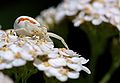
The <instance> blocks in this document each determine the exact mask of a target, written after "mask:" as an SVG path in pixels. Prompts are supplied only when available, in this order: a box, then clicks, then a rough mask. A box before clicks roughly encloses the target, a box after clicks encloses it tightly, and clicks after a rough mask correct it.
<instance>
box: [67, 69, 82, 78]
mask: <svg viewBox="0 0 120 83" xmlns="http://www.w3.org/2000/svg"><path fill="white" fill-rule="evenodd" d="M79 75H80V73H79V72H75V71H72V72H68V73H67V76H68V77H69V78H71V79H77V78H79Z"/></svg>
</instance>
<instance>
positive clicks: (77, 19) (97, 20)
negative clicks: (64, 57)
mask: <svg viewBox="0 0 120 83" xmlns="http://www.w3.org/2000/svg"><path fill="white" fill-rule="evenodd" d="M65 16H72V17H74V18H73V20H72V22H73V23H74V26H79V25H80V24H82V23H84V22H85V21H90V22H92V24H93V25H99V24H101V23H102V22H107V23H110V24H112V25H114V26H115V27H117V28H118V30H120V19H119V18H120V3H119V0H64V1H63V2H62V3H60V4H59V5H58V6H57V8H54V7H51V8H49V9H47V10H44V11H42V12H41V14H40V16H38V17H37V18H36V19H37V20H38V21H39V22H42V20H44V21H45V22H46V24H47V23H48V24H52V23H53V22H54V21H55V22H57V23H58V22H60V21H61V20H62V19H63V18H64V17H65ZM41 19H42V20H41Z"/></svg>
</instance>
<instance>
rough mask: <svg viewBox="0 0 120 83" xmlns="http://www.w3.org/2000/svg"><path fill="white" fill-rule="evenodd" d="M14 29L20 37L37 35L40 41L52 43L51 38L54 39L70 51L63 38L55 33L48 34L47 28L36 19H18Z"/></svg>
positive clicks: (21, 17)
mask: <svg viewBox="0 0 120 83" xmlns="http://www.w3.org/2000/svg"><path fill="white" fill-rule="evenodd" d="M14 29H15V31H16V33H17V34H18V35H27V36H33V35H37V36H39V37H40V39H46V40H47V41H52V40H51V39H50V38H49V36H50V37H54V38H56V39H59V40H61V42H62V43H63V45H64V46H65V47H66V48H67V49H69V48H68V46H67V44H66V43H65V41H64V39H63V38H62V37H60V36H58V35H56V34H54V33H51V32H47V28H46V27H45V26H41V25H40V24H39V23H38V22H37V21H36V20H35V19H33V18H31V17H29V16H20V17H18V18H17V19H16V20H15V22H14Z"/></svg>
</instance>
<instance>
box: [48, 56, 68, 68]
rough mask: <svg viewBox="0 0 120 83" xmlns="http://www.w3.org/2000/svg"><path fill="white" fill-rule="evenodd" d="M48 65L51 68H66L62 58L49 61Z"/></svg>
mask: <svg viewBox="0 0 120 83" xmlns="http://www.w3.org/2000/svg"><path fill="white" fill-rule="evenodd" d="M48 63H49V64H50V65H52V66H53V67H61V66H66V60H65V59H64V58H57V59H50V60H48Z"/></svg>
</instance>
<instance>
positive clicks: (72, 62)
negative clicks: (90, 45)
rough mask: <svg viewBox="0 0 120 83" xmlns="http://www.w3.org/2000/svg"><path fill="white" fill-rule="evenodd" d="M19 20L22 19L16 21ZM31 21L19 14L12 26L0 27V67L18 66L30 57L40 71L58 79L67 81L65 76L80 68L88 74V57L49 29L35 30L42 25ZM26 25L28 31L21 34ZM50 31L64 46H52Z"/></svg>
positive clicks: (69, 76) (74, 74)
mask: <svg viewBox="0 0 120 83" xmlns="http://www.w3.org/2000/svg"><path fill="white" fill-rule="evenodd" d="M19 21H22V23H21V24H17V23H19ZM24 21H26V22H24ZM34 22H35V21H34V20H31V18H30V19H29V17H28V18H27V17H24V18H23V17H22V18H19V19H18V22H17V21H15V23H16V24H15V26H14V28H15V29H9V30H6V31H3V30H0V70H4V69H11V68H13V67H20V66H23V65H26V63H27V62H29V61H32V62H33V65H34V66H35V67H36V68H37V69H38V70H40V71H43V72H44V73H45V75H46V76H48V77H51V76H54V77H56V78H57V79H58V80H60V81H67V79H68V78H71V79H77V78H79V74H80V71H82V70H83V71H85V72H87V73H88V74H90V73H91V72H90V70H89V69H88V68H87V67H85V66H84V64H86V63H87V62H88V61H89V59H87V60H86V59H85V58H84V57H82V56H81V55H79V54H77V53H76V52H74V51H72V50H70V49H69V48H68V47H67V45H66V43H65V42H64V40H63V39H62V38H61V37H59V36H57V35H56V34H53V33H49V32H46V33H45V32H43V33H41V32H38V33H39V34H37V32H36V29H34V28H37V30H39V31H40V30H41V27H39V26H38V25H34V24H32V23H34ZM24 23H26V24H24ZM24 25H25V28H24V27H23V26H24ZM21 26H22V27H23V28H22V27H21ZM18 27H19V28H18ZM16 28H18V29H16ZM29 28H30V30H28V33H24V34H21V33H23V32H26V29H29ZM38 28H40V29H38ZM42 30H43V29H42ZM43 31H44V30H43ZM50 35H52V36H53V37H55V38H58V39H59V38H60V40H61V41H62V43H63V44H64V45H65V47H66V48H55V47H54V43H53V41H52V40H51V39H50V38H49V36H50Z"/></svg>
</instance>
